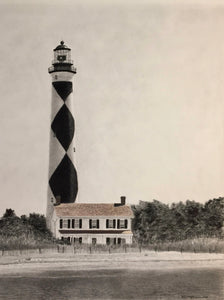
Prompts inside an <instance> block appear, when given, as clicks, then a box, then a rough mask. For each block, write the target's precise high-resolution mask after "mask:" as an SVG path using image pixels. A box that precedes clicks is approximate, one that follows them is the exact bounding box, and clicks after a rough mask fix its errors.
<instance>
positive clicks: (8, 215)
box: [3, 208, 16, 218]
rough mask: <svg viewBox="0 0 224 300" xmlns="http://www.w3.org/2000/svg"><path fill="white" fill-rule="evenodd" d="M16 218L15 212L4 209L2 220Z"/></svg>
mask: <svg viewBox="0 0 224 300" xmlns="http://www.w3.org/2000/svg"><path fill="white" fill-rule="evenodd" d="M14 217H16V214H15V211H14V210H13V209H11V208H6V210H5V213H4V214H3V218H14Z"/></svg>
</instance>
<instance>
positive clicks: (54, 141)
mask: <svg viewBox="0 0 224 300" xmlns="http://www.w3.org/2000/svg"><path fill="white" fill-rule="evenodd" d="M48 72H49V74H50V75H51V79H52V87H51V89H52V95H51V128H50V149H49V150H50V151H49V155H50V156H49V180H48V196H47V197H48V198H47V224H48V227H49V229H52V226H53V225H52V215H53V212H54V207H55V206H57V205H60V204H61V203H74V202H75V201H76V197H77V193H78V180H77V172H76V167H75V143H74V136H75V118H74V113H73V90H74V88H73V77H74V74H75V73H76V69H75V68H74V66H73V61H72V60H71V49H70V48H68V47H67V46H66V45H65V44H64V42H63V41H61V43H60V45H58V46H57V47H56V48H55V49H54V58H53V61H52V66H51V67H50V68H49V69H48Z"/></svg>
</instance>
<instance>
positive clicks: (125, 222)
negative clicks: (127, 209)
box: [124, 220, 128, 228]
mask: <svg viewBox="0 0 224 300" xmlns="http://www.w3.org/2000/svg"><path fill="white" fill-rule="evenodd" d="M124 227H125V228H128V220H125V221H124Z"/></svg>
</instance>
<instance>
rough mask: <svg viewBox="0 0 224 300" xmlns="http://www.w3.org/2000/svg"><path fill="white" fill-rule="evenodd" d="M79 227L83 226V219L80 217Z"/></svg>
mask: <svg viewBox="0 0 224 300" xmlns="http://www.w3.org/2000/svg"><path fill="white" fill-rule="evenodd" d="M79 228H82V219H79Z"/></svg>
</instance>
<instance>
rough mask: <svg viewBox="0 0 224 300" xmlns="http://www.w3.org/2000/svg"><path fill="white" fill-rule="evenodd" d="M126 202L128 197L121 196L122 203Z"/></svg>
mask: <svg viewBox="0 0 224 300" xmlns="http://www.w3.org/2000/svg"><path fill="white" fill-rule="evenodd" d="M125 204H126V197H125V196H121V205H125Z"/></svg>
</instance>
